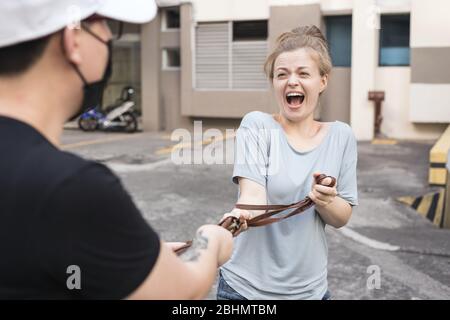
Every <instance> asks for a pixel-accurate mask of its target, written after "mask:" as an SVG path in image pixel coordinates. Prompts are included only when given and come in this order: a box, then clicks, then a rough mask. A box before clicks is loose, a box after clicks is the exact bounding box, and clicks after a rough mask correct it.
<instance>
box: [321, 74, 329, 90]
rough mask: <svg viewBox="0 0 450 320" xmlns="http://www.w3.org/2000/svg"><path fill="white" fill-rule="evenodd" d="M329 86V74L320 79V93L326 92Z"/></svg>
mask: <svg viewBox="0 0 450 320" xmlns="http://www.w3.org/2000/svg"><path fill="white" fill-rule="evenodd" d="M327 85H328V74H325V75H323V76H322V79H320V93H322V92H324V91H325V89H326V88H327Z"/></svg>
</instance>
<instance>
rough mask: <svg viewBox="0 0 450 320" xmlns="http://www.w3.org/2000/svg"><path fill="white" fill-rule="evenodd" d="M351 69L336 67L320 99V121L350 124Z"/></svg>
mask: <svg viewBox="0 0 450 320" xmlns="http://www.w3.org/2000/svg"><path fill="white" fill-rule="evenodd" d="M350 85H351V69H350V68H345V67H334V68H333V70H332V71H331V75H330V78H329V81H328V86H327V89H326V90H325V92H324V93H323V95H322V97H321V98H320V111H319V115H320V120H321V121H335V120H339V121H342V122H346V123H350V97H351V95H350V93H351V92H350Z"/></svg>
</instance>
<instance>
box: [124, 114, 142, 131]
mask: <svg viewBox="0 0 450 320" xmlns="http://www.w3.org/2000/svg"><path fill="white" fill-rule="evenodd" d="M122 118H123V121H125V122H126V123H127V125H126V127H125V128H124V130H125V132H128V133H133V132H136V131H137V129H138V122H137V118H136V116H135V115H134V114H133V113H131V112H126V113H124V114H123V115H122Z"/></svg>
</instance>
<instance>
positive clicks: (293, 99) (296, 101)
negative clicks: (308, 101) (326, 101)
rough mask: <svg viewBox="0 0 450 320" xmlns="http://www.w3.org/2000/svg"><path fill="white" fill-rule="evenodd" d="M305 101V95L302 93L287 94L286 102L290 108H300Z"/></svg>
mask: <svg viewBox="0 0 450 320" xmlns="http://www.w3.org/2000/svg"><path fill="white" fill-rule="evenodd" d="M304 100H305V95H304V94H303V93H302V92H289V93H287V94H286V101H287V103H288V105H289V107H290V108H299V107H300V106H301V104H302V103H303V101H304Z"/></svg>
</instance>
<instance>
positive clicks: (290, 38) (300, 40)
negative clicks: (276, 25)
mask: <svg viewBox="0 0 450 320" xmlns="http://www.w3.org/2000/svg"><path fill="white" fill-rule="evenodd" d="M302 48H307V49H310V50H312V51H313V52H315V53H316V54H317V57H318V65H319V72H320V75H321V76H324V75H326V74H329V73H330V72H331V68H332V63H331V58H330V53H329V50H328V43H327V40H326V39H325V37H324V36H323V34H322V32H321V31H320V30H319V28H317V27H316V26H314V25H310V26H302V27H298V28H295V29H292V30H291V31H288V32H284V33H282V34H281V35H280V36H279V37H278V39H277V42H276V47H275V49H274V50H273V51H272V53H271V54H270V55H269V56H268V57H267V59H266V62H265V63H264V71H265V73H266V75H267V77H268V78H269V79H271V80H273V71H274V70H273V69H274V65H275V60H276V59H277V58H278V56H279V55H280V54H282V53H283V52H288V51H295V50H298V49H302Z"/></svg>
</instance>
